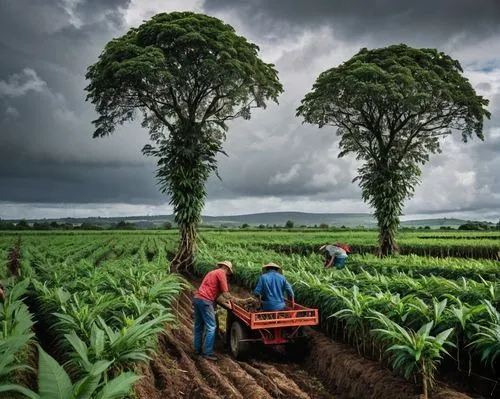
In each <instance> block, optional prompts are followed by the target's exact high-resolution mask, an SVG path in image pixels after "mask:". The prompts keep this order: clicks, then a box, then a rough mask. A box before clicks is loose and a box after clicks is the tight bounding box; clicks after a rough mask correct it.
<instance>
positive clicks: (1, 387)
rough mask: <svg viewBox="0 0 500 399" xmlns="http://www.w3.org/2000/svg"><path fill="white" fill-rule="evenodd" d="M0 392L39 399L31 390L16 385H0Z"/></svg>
mask: <svg viewBox="0 0 500 399" xmlns="http://www.w3.org/2000/svg"><path fill="white" fill-rule="evenodd" d="M0 392H18V393H21V394H23V395H24V396H26V397H28V398H30V399H41V398H40V396H39V395H38V394H37V393H35V392H33V391H32V390H31V389H28V388H25V387H23V386H21V385H17V384H5V385H0Z"/></svg>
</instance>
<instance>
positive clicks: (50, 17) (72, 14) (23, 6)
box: [0, 0, 165, 203]
mask: <svg viewBox="0 0 500 399" xmlns="http://www.w3.org/2000/svg"><path fill="white" fill-rule="evenodd" d="M128 4H129V0H107V1H103V0H86V1H78V2H76V1H73V0H57V1H52V2H33V1H29V0H6V1H3V2H2V3H1V5H0V7H1V8H0V51H1V53H2V57H1V60H0V124H1V127H2V128H1V133H0V199H1V200H2V201H12V202H74V203H87V202H120V201H122V202H128V203H152V202H155V203H159V202H163V201H164V200H165V198H162V196H161V194H159V192H158V188H157V187H156V186H155V181H154V177H153V171H154V165H153V164H152V162H151V161H150V160H146V159H144V158H143V157H142V156H141V154H140V147H141V145H142V143H143V142H145V140H146V136H143V137H142V138H141V139H136V140H132V139H134V135H133V132H130V133H129V135H128V136H125V138H124V137H121V139H120V138H118V139H117V140H114V141H113V139H104V140H101V143H98V142H97V141H96V140H92V139H91V135H92V125H91V123H90V121H91V120H92V119H94V118H95V114H94V113H93V111H92V107H91V105H90V104H88V103H85V101H84V96H85V93H84V91H83V88H84V87H85V85H86V82H85V80H84V73H85V70H86V68H87V66H88V65H90V64H91V63H93V62H95V60H96V59H97V56H98V54H99V52H100V51H101V48H102V46H103V45H104V44H105V43H106V42H107V41H108V40H110V39H111V38H112V37H114V36H116V35H117V34H119V33H120V32H122V31H124V30H125V29H124V28H123V26H122V25H123V20H122V19H123V18H122V10H123V9H124V8H126V7H127V6H128ZM127 140H128V141H127ZM103 149H108V150H109V151H107V150H103Z"/></svg>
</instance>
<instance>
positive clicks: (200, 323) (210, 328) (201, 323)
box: [193, 298, 217, 356]
mask: <svg viewBox="0 0 500 399" xmlns="http://www.w3.org/2000/svg"><path fill="white" fill-rule="evenodd" d="M193 307H194V350H195V351H196V352H200V353H201V352H202V350H201V345H202V338H203V327H205V347H204V348H203V354H204V355H207V356H208V355H212V354H213V353H214V344H215V330H216V327H217V324H216V322H215V309H214V304H213V302H212V301H208V300H205V299H200V298H194V300H193Z"/></svg>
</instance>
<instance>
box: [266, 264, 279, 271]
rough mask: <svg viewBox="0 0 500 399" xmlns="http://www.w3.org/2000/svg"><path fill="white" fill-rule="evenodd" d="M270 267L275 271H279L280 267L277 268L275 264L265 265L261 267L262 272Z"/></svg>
mask: <svg viewBox="0 0 500 399" xmlns="http://www.w3.org/2000/svg"><path fill="white" fill-rule="evenodd" d="M270 267H274V268H275V269H278V270H281V267H280V266H278V265H277V264H276V263H268V264H267V265H264V266H262V270H266V269H268V268H270Z"/></svg>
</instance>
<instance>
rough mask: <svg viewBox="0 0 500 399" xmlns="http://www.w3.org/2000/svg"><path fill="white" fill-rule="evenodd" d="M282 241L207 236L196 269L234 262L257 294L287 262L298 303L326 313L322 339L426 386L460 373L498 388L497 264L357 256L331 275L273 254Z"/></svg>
mask: <svg viewBox="0 0 500 399" xmlns="http://www.w3.org/2000/svg"><path fill="white" fill-rule="evenodd" d="M277 235H278V237H276V236H275V235H274V234H269V235H268V236H267V237H263V236H262V235H258V234H257V235H250V234H236V236H235V240H234V242H232V244H230V242H229V240H230V236H226V235H224V234H219V235H217V236H215V235H210V234H204V241H205V243H204V244H202V245H201V247H200V262H199V263H198V265H197V271H198V272H199V273H200V274H202V273H205V272H206V271H207V270H209V269H210V268H211V267H213V266H212V265H213V264H214V262H216V261H217V260H220V259H222V258H227V259H230V260H231V261H233V263H234V265H235V279H236V281H237V282H238V283H240V284H243V285H245V286H246V287H247V288H249V289H252V288H253V287H254V286H255V283H256V281H257V279H258V276H259V275H260V273H261V267H262V265H263V264H265V263H268V262H276V263H279V264H280V265H282V266H283V267H284V268H285V275H286V277H287V278H288V279H289V281H290V282H291V283H292V284H293V287H294V290H295V292H296V295H297V298H298V300H299V301H300V302H303V303H304V304H306V305H308V306H312V307H317V308H319V309H320V312H321V320H322V328H323V329H324V331H325V332H326V333H327V334H328V335H330V336H331V337H332V338H334V339H335V340H338V341H343V342H346V343H348V344H350V345H352V346H353V347H354V348H355V349H356V350H357V351H358V353H359V354H360V355H362V356H365V357H368V358H371V359H374V360H378V361H381V362H383V363H385V364H387V365H388V366H390V367H391V368H392V369H393V370H394V371H396V372H397V373H400V374H402V375H403V376H405V377H407V378H414V379H415V380H416V381H418V382H419V383H420V384H422V385H432V384H433V382H434V378H435V376H436V375H439V373H440V372H444V371H450V370H451V371H453V370H455V371H456V372H457V373H459V374H460V372H464V373H465V375H466V376H470V375H475V376H478V377H479V378H480V379H482V380H484V381H490V382H491V384H492V385H491V386H493V387H494V386H495V384H496V382H497V380H498V377H499V375H498V368H499V366H500V363H499V361H498V356H499V355H500V313H499V311H498V310H499V309H500V283H499V282H498V277H499V273H500V265H499V262H498V261H496V260H491V259H464V258H445V259H442V258H424V257H420V256H415V255H409V256H398V257H392V258H386V259H379V258H377V257H375V256H373V255H362V254H355V255H352V256H350V257H349V260H348V267H347V268H346V269H344V270H342V271H337V270H333V271H331V270H325V269H324V268H323V267H322V262H323V258H322V257H321V256H320V255H318V254H317V253H316V254H315V253H312V254H311V255H306V256H303V255H298V254H293V253H292V254H289V253H285V252H283V251H280V250H277V251H273V250H270V249H269V247H270V243H272V242H277V241H278V238H283V237H284V236H283V234H282V233H278V234H277ZM265 238H266V239H265ZM335 238H337V237H335ZM326 239H327V237H323V236H321V237H318V236H315V235H312V236H307V235H303V236H301V237H297V236H293V235H291V234H289V235H288V236H286V240H288V243H287V244H286V245H296V243H297V242H302V241H305V242H307V245H310V246H311V247H314V248H317V247H318V246H319V245H321V244H322V243H323V242H325V241H326V242H328V241H327V240H326ZM349 243H350V241H349ZM387 350H388V351H387ZM491 386H490V389H491ZM496 394H498V392H496Z"/></svg>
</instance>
